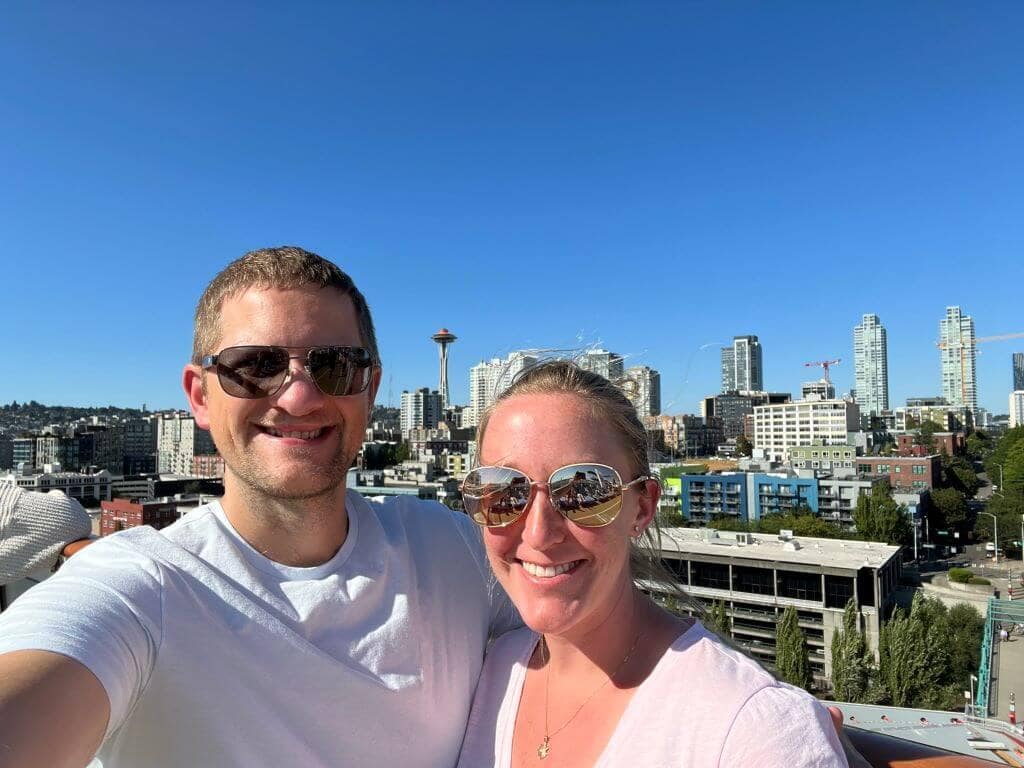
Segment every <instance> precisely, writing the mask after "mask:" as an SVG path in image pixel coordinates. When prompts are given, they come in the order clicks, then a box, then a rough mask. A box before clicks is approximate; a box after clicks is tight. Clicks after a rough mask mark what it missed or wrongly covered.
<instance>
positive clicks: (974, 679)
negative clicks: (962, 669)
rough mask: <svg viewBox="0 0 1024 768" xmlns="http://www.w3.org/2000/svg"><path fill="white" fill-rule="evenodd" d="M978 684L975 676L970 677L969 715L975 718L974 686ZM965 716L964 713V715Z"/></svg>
mask: <svg viewBox="0 0 1024 768" xmlns="http://www.w3.org/2000/svg"><path fill="white" fill-rule="evenodd" d="M976 682H978V676H977V675H971V715H973V716H975V717H977V714H978V713H977V712H976V711H975V709H974V684H975V683H976ZM964 714H966V712H965V713H964Z"/></svg>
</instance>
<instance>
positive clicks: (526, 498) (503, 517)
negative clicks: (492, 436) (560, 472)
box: [462, 467, 530, 528]
mask: <svg viewBox="0 0 1024 768" xmlns="http://www.w3.org/2000/svg"><path fill="white" fill-rule="evenodd" d="M462 500H463V503H465V505H466V512H468V513H469V516H470V517H471V518H472V519H473V522H475V523H477V525H482V526H485V527H487V528H493V527H499V526H503V525H508V524H509V523H512V522H515V521H516V520H518V519H519V518H520V516H522V514H523V511H524V510H525V509H526V507H527V505H528V504H529V503H530V479H529V478H528V477H527V476H526V475H524V474H523V473H522V472H517V471H516V470H514V469H509V468H508V467H479V468H478V469H474V470H473V471H472V472H470V473H469V474H468V475H466V480H465V481H464V482H463V484H462Z"/></svg>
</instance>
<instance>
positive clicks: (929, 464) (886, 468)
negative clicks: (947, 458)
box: [855, 453, 942, 491]
mask: <svg viewBox="0 0 1024 768" xmlns="http://www.w3.org/2000/svg"><path fill="white" fill-rule="evenodd" d="M855 463H856V465H857V474H858V475H882V476H883V477H887V478H889V485H890V486H891V487H892V489H893V490H894V491H897V490H899V491H920V490H922V489H925V488H927V489H929V490H930V489H932V488H934V487H935V486H936V485H937V484H938V482H939V480H940V478H941V477H942V464H941V459H940V456H939V454H937V453H933V454H932V455H931V456H858V457H857V458H856V460H855Z"/></svg>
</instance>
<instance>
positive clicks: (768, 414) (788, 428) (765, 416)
mask: <svg viewBox="0 0 1024 768" xmlns="http://www.w3.org/2000/svg"><path fill="white" fill-rule="evenodd" d="M858 429H860V409H858V407H857V404H856V403H852V402H850V401H848V400H798V401H797V402H795V403H780V404H778V405H760V406H757V407H755V408H754V447H755V448H756V449H758V450H760V451H763V453H764V457H765V458H766V459H769V460H771V461H786V460H787V459H788V456H789V449H790V448H792V447H794V446H802V445H813V444H814V443H819V444H820V445H828V446H832V445H838V446H845V445H847V444H848V435H849V433H850V432H856V431H857V430H858Z"/></svg>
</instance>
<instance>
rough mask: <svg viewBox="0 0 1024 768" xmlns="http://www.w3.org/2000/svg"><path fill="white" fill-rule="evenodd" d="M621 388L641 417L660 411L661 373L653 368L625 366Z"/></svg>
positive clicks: (654, 414)
mask: <svg viewBox="0 0 1024 768" xmlns="http://www.w3.org/2000/svg"><path fill="white" fill-rule="evenodd" d="M622 388H623V390H624V391H625V393H626V396H627V397H628V398H629V399H630V400H631V401H632V403H633V407H635V408H636V413H637V416H639V417H640V418H641V419H643V418H644V416H658V415H659V414H660V413H661V374H660V373H658V372H657V371H656V370H654V369H653V368H649V367H647V366H646V365H638V366H636V367H634V368H627V369H626V372H625V378H624V380H623V383H622Z"/></svg>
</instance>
